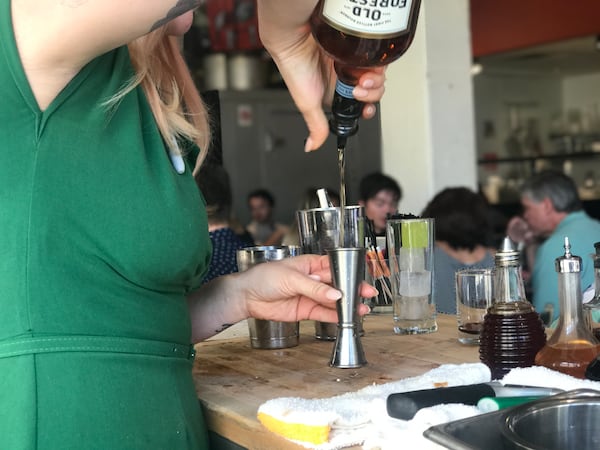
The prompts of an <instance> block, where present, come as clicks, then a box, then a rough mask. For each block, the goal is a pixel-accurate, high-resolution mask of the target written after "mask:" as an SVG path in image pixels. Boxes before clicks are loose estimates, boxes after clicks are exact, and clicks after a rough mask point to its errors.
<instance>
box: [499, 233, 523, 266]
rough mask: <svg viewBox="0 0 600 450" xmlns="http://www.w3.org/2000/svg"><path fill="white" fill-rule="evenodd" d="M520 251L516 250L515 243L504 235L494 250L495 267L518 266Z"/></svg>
mask: <svg viewBox="0 0 600 450" xmlns="http://www.w3.org/2000/svg"><path fill="white" fill-rule="evenodd" d="M520 257H521V253H520V252H519V251H518V250H517V248H516V245H515V243H514V242H513V241H512V240H511V238H509V237H508V236H506V237H505V238H504V239H503V240H502V244H500V248H499V249H498V251H497V252H496V256H495V261H496V266H497V267H506V266H518V265H519V259H520Z"/></svg>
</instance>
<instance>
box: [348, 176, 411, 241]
mask: <svg viewBox="0 0 600 450" xmlns="http://www.w3.org/2000/svg"><path fill="white" fill-rule="evenodd" d="M358 190H359V196H360V198H359V201H358V204H359V205H361V206H364V208H365V215H366V216H367V218H368V219H370V220H372V221H373V226H374V229H375V234H376V235H377V236H385V225H386V220H387V217H388V215H390V214H395V213H396V212H398V202H400V199H401V198H402V189H401V188H400V186H399V185H398V183H397V182H396V180H394V179H393V178H391V177H389V176H387V175H384V174H382V173H379V172H376V173H372V174H370V175H366V176H365V177H363V179H362V180H360V185H359V188H358Z"/></svg>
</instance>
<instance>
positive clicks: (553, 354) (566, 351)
mask: <svg viewBox="0 0 600 450" xmlns="http://www.w3.org/2000/svg"><path fill="white" fill-rule="evenodd" d="M598 351H600V347H599V346H598V345H593V344H592V343H590V342H589V341H586V340H581V341H573V342H559V343H557V344H555V345H548V346H547V347H546V348H544V351H543V352H540V353H539V354H538V356H537V358H535V363H536V364H537V365H538V366H544V367H548V368H549V369H553V370H556V371H558V372H562V373H566V374H567V375H571V376H574V377H576V378H585V370H586V368H587V366H588V365H589V364H590V362H591V361H592V360H593V359H594V358H596V356H597V355H598Z"/></svg>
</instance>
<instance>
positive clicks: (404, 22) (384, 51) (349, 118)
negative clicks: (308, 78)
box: [310, 0, 421, 148]
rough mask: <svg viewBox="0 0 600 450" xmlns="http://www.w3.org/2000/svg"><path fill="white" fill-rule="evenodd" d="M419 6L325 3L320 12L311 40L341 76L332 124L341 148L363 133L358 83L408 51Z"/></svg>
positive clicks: (391, 1)
mask: <svg viewBox="0 0 600 450" xmlns="http://www.w3.org/2000/svg"><path fill="white" fill-rule="evenodd" d="M420 5H421V0H320V1H319V3H318V4H317V6H316V7H315V10H314V11H313V14H312V16H311V19H310V23H311V29H312V34H313V36H314V38H315V40H316V41H317V42H318V43H319V45H320V46H321V47H322V48H323V50H324V51H325V52H326V53H327V54H328V55H329V56H331V58H333V60H334V68H335V71H336V74H337V76H338V82H337V85H336V91H335V95H334V98H333V103H332V106H331V112H332V116H333V117H332V119H331V120H330V129H331V131H332V133H334V134H335V135H337V137H338V148H343V147H345V141H346V139H347V138H348V137H350V136H352V135H354V134H355V133H356V132H357V131H358V119H359V118H360V116H361V114H362V109H363V106H364V105H363V103H362V102H360V101H358V100H356V99H354V97H353V96H352V90H353V88H354V86H355V85H356V83H357V81H358V79H359V78H360V76H361V75H362V74H363V73H364V72H366V71H368V70H369V68H372V67H377V66H384V65H387V64H389V63H391V62H392V61H395V60H396V59H398V58H399V57H400V56H402V55H403V54H404V52H406V50H408V48H409V47H410V44H411V43H412V41H413V38H414V36H415V31H416V28H417V19H418V16H419V8H420ZM340 144H342V145H340Z"/></svg>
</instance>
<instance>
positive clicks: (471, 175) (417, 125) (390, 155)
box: [381, 0, 476, 214]
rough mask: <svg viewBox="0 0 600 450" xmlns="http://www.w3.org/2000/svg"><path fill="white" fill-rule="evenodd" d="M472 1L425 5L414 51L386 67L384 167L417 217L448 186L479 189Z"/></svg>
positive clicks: (405, 208)
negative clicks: (394, 179) (470, 25)
mask: <svg viewBox="0 0 600 450" xmlns="http://www.w3.org/2000/svg"><path fill="white" fill-rule="evenodd" d="M470 65H471V46H470V35H469V2H468V0H445V1H443V2H442V1H436V2H425V1H422V2H421V15H420V17H419V23H418V26H417V33H416V37H415V40H414V42H413V44H412V46H411V48H410V49H409V50H408V51H407V53H406V54H405V55H403V56H402V57H401V58H400V59H399V60H398V61H396V62H394V63H393V64H391V65H390V67H389V68H388V70H387V79H388V81H387V83H386V93H385V95H384V97H383V99H382V102H381V112H382V164H383V171H384V172H386V173H387V174H389V175H391V176H393V177H394V178H396V179H397V180H398V181H399V182H400V184H401V185H402V188H403V191H404V197H403V199H402V201H401V203H400V210H401V212H412V213H415V214H418V213H420V212H421V211H422V209H423V208H424V207H425V205H426V204H427V202H428V201H429V200H430V199H431V198H432V197H433V196H434V195H435V194H436V193H437V192H438V191H440V190H441V189H443V188H444V187H448V186H457V185H461V186H469V187H472V188H475V187H476V166H475V161H476V152H475V138H474V125H473V94H472V84H471V78H470V74H469V70H470Z"/></svg>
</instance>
